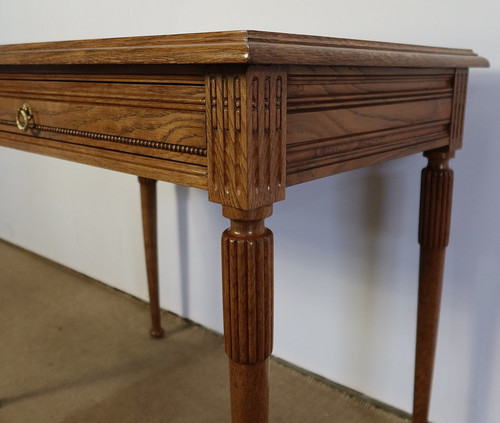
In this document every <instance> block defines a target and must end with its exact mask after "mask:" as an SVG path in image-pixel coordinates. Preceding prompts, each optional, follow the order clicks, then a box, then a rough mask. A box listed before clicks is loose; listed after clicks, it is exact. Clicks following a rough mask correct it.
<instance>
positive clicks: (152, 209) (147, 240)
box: [139, 177, 163, 338]
mask: <svg viewBox="0 0 500 423" xmlns="http://www.w3.org/2000/svg"><path fill="white" fill-rule="evenodd" d="M139 184H140V187H141V206H142V226H143V232H144V249H145V252H146V268H147V273H148V289H149V309H150V312H151V330H150V331H149V334H150V335H151V336H152V337H153V338H161V337H163V329H162V327H161V321H160V300H159V296H158V234H157V224H156V222H157V217H156V214H157V212H156V181H155V180H154V179H148V178H142V177H139Z"/></svg>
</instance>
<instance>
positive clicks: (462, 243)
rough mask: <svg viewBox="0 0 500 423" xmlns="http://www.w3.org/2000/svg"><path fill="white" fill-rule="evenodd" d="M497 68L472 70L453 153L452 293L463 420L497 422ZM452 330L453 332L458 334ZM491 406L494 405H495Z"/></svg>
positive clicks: (499, 100) (499, 90)
mask: <svg viewBox="0 0 500 423" xmlns="http://www.w3.org/2000/svg"><path fill="white" fill-rule="evenodd" d="M499 112H500V72H489V73H485V74H483V73H481V75H477V78H476V75H475V73H474V72H473V73H472V74H471V79H470V84H469V99H468V109H467V114H466V117H467V120H466V127H465V139H466V142H465V144H464V152H463V153H464V154H463V155H462V154H457V158H456V160H455V162H456V164H455V169H456V180H457V181H456V190H461V192H460V194H458V193H457V192H456V194H455V198H456V200H457V201H456V202H455V204H454V222H453V224H454V231H452V242H453V244H454V245H455V246H456V248H455V249H456V250H458V251H457V252H456V254H457V257H456V258H455V260H454V268H453V269H450V270H452V271H453V282H454V287H453V289H454V290H455V292H454V293H453V295H454V296H455V297H456V298H457V299H456V301H457V302H458V303H459V304H460V307H461V310H460V311H461V312H466V313H469V318H470V323H471V325H470V328H471V333H472V338H471V339H470V340H469V346H470V349H471V351H470V354H469V355H468V356H469V357H470V362H469V363H467V367H468V370H469V381H468V384H467V386H468V403H467V414H468V415H467V420H466V421H468V422H475V423H487V422H488V423H489V422H493V421H496V420H497V419H498V415H499V414H500V406H499V403H498V395H500V382H499V381H498V379H495V374H497V375H498V369H497V370H496V372H495V366H498V365H499V364H500V362H499V359H498V357H499V355H500V351H499V350H498V348H499V346H500V261H499V257H498V254H499V252H500V226H499V224H498V216H499V214H500V190H499V188H498V186H499V184H500V167H499V166H498V161H499V157H500V147H499V142H498V141H499V140H500V115H499ZM460 335H461V334H460V333H457V336H460ZM494 407H496V408H494Z"/></svg>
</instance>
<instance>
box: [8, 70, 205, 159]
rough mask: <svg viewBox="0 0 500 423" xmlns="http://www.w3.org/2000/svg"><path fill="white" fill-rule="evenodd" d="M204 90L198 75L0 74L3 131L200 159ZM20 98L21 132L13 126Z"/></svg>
mask: <svg viewBox="0 0 500 423" xmlns="http://www.w3.org/2000/svg"><path fill="white" fill-rule="evenodd" d="M204 96H205V90H204V86H203V78H202V77H200V76H196V75H195V76H193V77H188V76H186V77H180V76H176V75H172V76H169V75H158V76H150V75H143V76H134V75H121V76H120V75H94V76H92V75H81V76H79V75H55V76H50V75H29V74H27V75H21V76H19V75H8V74H0V131H4V132H11V133H17V134H23V135H25V136H27V137H28V138H29V139H32V140H33V141H35V140H37V142H39V141H40V140H42V139H49V140H54V141H59V142H61V143H71V144H77V145H79V146H89V147H93V148H99V149H104V150H111V151H118V152H124V153H131V154H134V155H140V156H145V157H155V158H162V159H168V160H174V161H178V162H185V163H192V164H196V165H205V164H206V139H205V99H204ZM23 104H29V106H30V108H31V114H32V119H31V120H30V121H29V127H28V128H27V130H26V131H25V132H23V131H21V130H19V129H18V128H17V126H16V115H17V113H18V110H19V109H20V108H21V107H22V106H23ZM20 118H21V121H23V120H24V117H23V115H22V114H20ZM23 142H26V138H23Z"/></svg>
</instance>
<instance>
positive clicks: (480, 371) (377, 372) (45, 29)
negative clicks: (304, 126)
mask: <svg viewBox="0 0 500 423" xmlns="http://www.w3.org/2000/svg"><path fill="white" fill-rule="evenodd" d="M0 11H1V12H0V43H1V44H6V43H20V42H29V41H49V40H63V39H80V38H100V37H116V36H132V35H149V34H168V33H177V32H199V31H209V30H224V29H240V28H248V29H263V30H275V31H285V32H297V33H310V34H319V35H330V36H339V37H349V38H360V39H372V40H383V41H396V42H408V43H417V44H430V45H440V46H450V47H471V48H474V49H475V50H476V51H477V52H479V53H481V54H482V55H484V56H486V57H488V58H489V59H490V61H491V64H492V67H491V69H489V70H473V71H472V73H471V79H470V85H469V87H470V90H469V103H468V110H467V119H466V130H465V138H466V140H465V141H466V142H465V148H464V149H463V151H461V152H459V153H458V155H457V158H456V159H455V160H454V161H453V167H454V169H455V171H456V190H455V200H454V212H453V226H454V229H453V232H452V243H451V247H450V248H449V253H448V262H447V271H446V278H445V287H444V295H443V309H442V318H441V332H440V338H439V345H438V354H437V363H436V372H435V384H434V394H433V401H432V407H431V419H432V420H433V421H436V422H439V423H495V422H497V421H498V416H499V415H500V405H499V404H500V402H499V401H498V400H497V399H498V398H499V397H500V307H499V298H500V260H499V259H498V254H499V252H500V223H499V220H498V215H499V210H500V190H499V188H498V184H499V183H500V170H499V169H500V167H499V166H498V162H499V159H498V158H499V156H500V143H499V142H498V141H499V139H500V115H499V113H500V100H499V99H500V50H499V49H498V46H497V44H498V40H499V36H500V30H499V29H498V28H499V26H498V17H499V16H500V2H499V1H498V0H479V1H475V2H473V1H464V0H440V1H435V0H432V1H431V0H421V1H418V2H416V1H411V2H409V1H396V0H383V1H377V2H373V1H370V0H358V1H354V0H349V1H346V0H344V1H331V0H329V1H326V0H324V1H322V0H309V1H303V0H301V1H296V0H287V1H284V0H280V1H274V2H270V1H263V0H253V1H252V2H238V1H231V2H224V1H221V0H212V1H210V2H198V1H192V0H184V1H182V2H175V3H174V2H165V1H158V0H156V1H142V2H133V1H124V0H120V1H118V0H107V1H102V0H92V1H89V0H87V1H85V2H69V1H56V0H51V1H40V0H26V1H24V2H22V3H19V2H13V1H6V0H1V1H0ZM424 165H425V161H424V160H423V159H422V158H421V157H410V158H405V159H401V160H398V161H394V162H391V163H387V164H384V165H378V166H374V167H370V168H367V169H364V170H359V171H356V172H352V173H349V174H346V175H338V176H335V177H331V178H327V179H324V180H320V181H316V182H311V183H308V184H305V185H301V186H297V187H292V188H290V189H289V190H288V191H287V200H286V201H285V202H282V203H279V204H277V205H276V206H275V211H274V216H273V217H272V218H270V219H269V220H268V226H269V227H270V228H271V229H273V231H274V233H275V239H276V277H275V280H276V336H275V339H276V342H275V354H276V355H277V356H279V357H282V358H284V359H286V360H289V361H291V362H293V363H295V364H297V365H299V366H302V367H304V368H306V369H309V370H311V371H313V372H316V373H319V374H321V375H323V376H325V377H327V378H329V379H332V380H335V381H337V382H339V383H342V384H345V385H348V386H350V387H352V388H354V389H357V390H360V391H362V392H364V393H365V394H367V395H370V396H372V397H375V398H377V399H379V400H382V401H385V402H387V403H390V404H392V405H395V406H397V407H399V408H402V409H405V410H407V411H409V410H410V409H411V396H412V380H413V359H414V333H415V313H416V293H417V283H416V275H417V254H418V246H417V243H416V231H417V213H418V190H419V172H420V169H421V168H422V167H423V166H424ZM206 197H207V196H206V193H205V192H203V191H200V190H196V189H186V188H182V187H181V188H179V187H174V186H172V185H169V184H160V185H159V215H160V222H159V225H160V227H159V234H160V246H159V247H160V255H161V269H160V270H161V288H162V294H161V303H162V307H164V308H166V309H169V310H172V311H174V312H176V313H179V314H182V315H184V316H187V317H189V318H191V319H193V320H195V321H198V322H200V323H202V324H204V325H206V326H208V327H210V328H213V329H216V330H219V331H220V330H221V329H222V312H221V288H220V279H221V276H220V270H219V260H220V258H219V254H220V253H219V237H220V234H221V232H222V230H223V229H224V228H225V226H226V224H227V223H226V222H225V220H224V219H223V218H222V217H221V215H220V206H218V205H215V204H211V203H208V202H207V198H206ZM0 198H1V204H2V206H1V207H0V237H1V238H3V239H6V240H8V241H10V242H13V243H15V244H18V245H21V246H23V247H25V248H28V249H30V250H32V251H35V252H37V253H40V254H42V255H44V256H47V257H49V258H51V259H53V260H56V261H58V262H61V263H63V264H65V265H67V266H70V267H72V268H74V269H77V270H78V271H81V272H83V273H86V274H88V275H90V276H93V277H95V278H97V279H100V280H102V281H104V282H106V283H108V284H110V285H113V286H116V287H118V288H120V289H123V290H125V291H127V292H130V293H132V294H133V295H137V296H139V297H141V298H146V293H147V291H146V281H145V267H144V260H143V251H142V235H141V226H140V225H141V223H140V210H139V196H138V186H137V182H136V179H135V178H134V177H132V176H128V175H121V174H117V173H113V172H109V171H103V170H100V169H95V168H90V167H85V166H82V165H76V164H72V163H69V162H64V161H59V160H56V159H49V158H44V157H40V156H33V155H29V154H27V153H22V152H17V151H13V150H8V149H5V148H1V150H0ZM179 246H180V248H179ZM3 318H5V316H3Z"/></svg>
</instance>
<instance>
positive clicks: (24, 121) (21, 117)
mask: <svg viewBox="0 0 500 423" xmlns="http://www.w3.org/2000/svg"><path fill="white" fill-rule="evenodd" d="M32 119H33V114H32V113H31V106H30V105H29V104H28V103H24V104H23V106H22V107H20V108H19V109H18V110H17V114H16V125H17V127H18V128H19V129H20V130H21V131H23V132H26V131H27V130H28V128H29V126H30V120H32Z"/></svg>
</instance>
